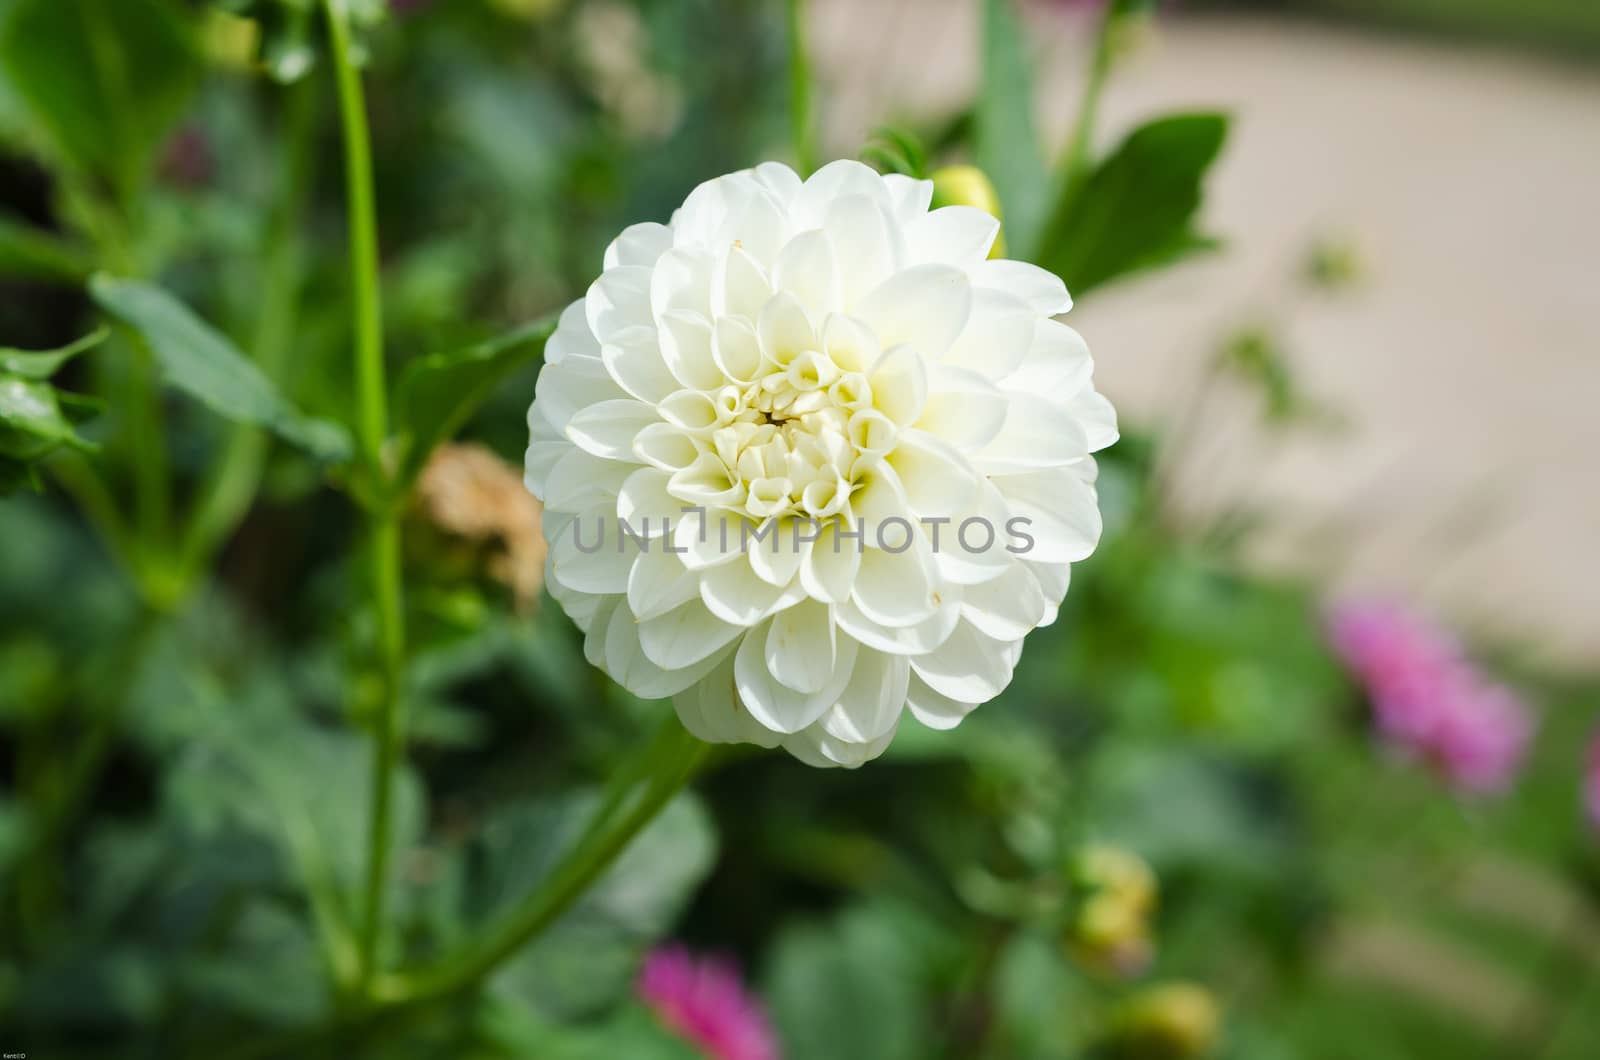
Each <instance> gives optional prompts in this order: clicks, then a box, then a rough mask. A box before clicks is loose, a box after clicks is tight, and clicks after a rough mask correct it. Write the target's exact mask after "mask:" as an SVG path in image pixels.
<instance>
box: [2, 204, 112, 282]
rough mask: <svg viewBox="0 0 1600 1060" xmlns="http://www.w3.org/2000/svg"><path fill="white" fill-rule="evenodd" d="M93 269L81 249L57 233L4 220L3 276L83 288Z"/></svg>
mask: <svg viewBox="0 0 1600 1060" xmlns="http://www.w3.org/2000/svg"><path fill="white" fill-rule="evenodd" d="M92 268H93V266H91V265H90V263H89V255H88V252H87V251H85V250H84V249H82V248H81V247H78V246H76V245H75V244H73V243H71V242H69V241H67V240H65V239H62V238H61V237H60V236H58V235H56V234H55V233H53V232H46V231H45V230H44V229H42V228H35V227H33V226H32V225H29V224H24V223H23V222H21V221H17V220H14V219H12V218H10V217H0V275H4V276H17V277H21V278H22V279H25V280H56V281H60V282H62V283H70V284H79V283H82V282H83V281H84V279H85V278H86V277H87V276H88V275H89V273H90V271H92Z"/></svg>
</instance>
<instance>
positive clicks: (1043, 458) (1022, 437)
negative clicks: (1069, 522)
mask: <svg viewBox="0 0 1600 1060" xmlns="http://www.w3.org/2000/svg"><path fill="white" fill-rule="evenodd" d="M1005 395H1006V401H1007V403H1008V404H1009V411H1008V413H1007V415H1006V422H1005V426H1004V427H1002V428H1000V433H999V434H997V435H995V437H994V440H993V441H991V442H990V443H989V444H988V445H986V446H984V447H983V449H981V450H980V451H979V452H978V454H977V455H976V456H975V457H974V458H973V462H974V463H976V464H977V465H978V467H979V468H981V469H982V470H983V471H986V472H988V473H990V474H1003V473H1007V472H1016V471H1030V470H1033V469H1034V468H1048V467H1061V466H1063V465H1065V464H1069V463H1071V462H1073V461H1074V460H1081V459H1082V458H1083V457H1085V456H1088V455H1089V439H1088V436H1087V435H1086V434H1085V433H1084V425H1083V424H1082V423H1079V422H1078V421H1077V420H1076V419H1074V418H1073V416H1072V414H1071V413H1070V412H1068V411H1067V410H1066V409H1065V408H1064V407H1062V405H1061V404H1060V403H1058V402H1055V401H1050V400H1047V399H1045V398H1042V397H1037V396H1035V395H1033V394H1025V393H1022V392H1021V391H1017V390H1006V391H1005Z"/></svg>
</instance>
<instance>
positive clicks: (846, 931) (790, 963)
mask: <svg viewBox="0 0 1600 1060" xmlns="http://www.w3.org/2000/svg"><path fill="white" fill-rule="evenodd" d="M919 971H920V968H919V959H918V954H917V952H916V950H915V949H914V947H912V946H911V945H910V944H909V940H908V939H907V937H906V936H905V934H904V933H903V931H902V930H901V925H900V924H898V923H897V922H896V919H895V918H893V917H891V916H890V915H888V913H887V911H886V909H885V908H884V907H881V906H875V905H865V906H859V907H856V908H852V909H850V910H847V911H846V912H845V913H843V914H842V915H840V917H839V918H838V919H837V920H836V921H835V922H834V923H832V924H825V925H812V924H803V925H796V926H791V927H789V928H787V929H785V930H784V932H783V933H782V934H781V935H779V936H778V940H777V943H776V946H775V948H774V951H773V956H772V965H771V971H770V974H769V976H768V984H769V985H768V990H767V995H768V997H769V999H770V1001H771V1005H772V1017H773V1022H774V1023H776V1024H777V1028H778V1031H779V1033H780V1035H781V1037H782V1038H783V1042H784V1047H785V1048H784V1056H786V1057H788V1058H789V1060H922V1058H923V1057H928V1056H933V1055H935V1054H936V1050H935V1049H933V1048H932V1043H931V1042H929V1041H928V1040H927V1038H928V1035H927V1032H926V1030H925V1028H927V1027H928V1026H929V1015H930V1014H929V1013H928V1012H927V1011H926V1009H925V1007H924V1005H923V1002H922V998H921V992H920V991H919V989H918V978H919Z"/></svg>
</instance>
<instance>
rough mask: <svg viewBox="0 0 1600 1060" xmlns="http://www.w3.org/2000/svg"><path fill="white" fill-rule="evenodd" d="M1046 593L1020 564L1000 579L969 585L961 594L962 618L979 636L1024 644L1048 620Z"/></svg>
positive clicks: (1021, 563)
mask: <svg viewBox="0 0 1600 1060" xmlns="http://www.w3.org/2000/svg"><path fill="white" fill-rule="evenodd" d="M1047 607H1048V605H1047V604H1046V602H1045V597H1044V592H1043V591H1042V590H1041V589H1040V588H1039V579H1037V578H1035V577H1034V576H1033V574H1032V573H1031V572H1030V571H1029V570H1028V568H1027V566H1026V565H1025V564H1023V562H1022V561H1021V560H1012V563H1011V566H1010V567H1009V568H1007V570H1006V571H1005V573H1004V574H1002V575H1001V576H1000V577H998V578H991V579H990V580H989V581H986V582H981V583H979V584H977V585H968V586H966V587H965V588H963V590H962V593H961V617H962V618H963V619H965V620H966V621H967V622H970V623H972V625H973V626H974V627H976V628H977V629H978V630H979V631H980V632H982V633H985V634H987V635H988V636H991V637H993V638H995V639H996V640H1002V641H1014V640H1021V639H1022V638H1023V637H1025V636H1027V635H1028V633H1029V632H1031V631H1032V630H1033V629H1034V628H1035V627H1036V626H1038V624H1039V622H1040V620H1042V619H1043V618H1044V616H1045V611H1046V609H1047Z"/></svg>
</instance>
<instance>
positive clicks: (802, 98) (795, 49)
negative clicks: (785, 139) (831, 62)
mask: <svg viewBox="0 0 1600 1060" xmlns="http://www.w3.org/2000/svg"><path fill="white" fill-rule="evenodd" d="M786 5H787V13H788V30H789V135H790V136H791V137H792V141H791V142H792V144H793V150H794V161H795V165H796V166H797V167H799V169H800V175H801V176H802V177H805V176H809V175H810V174H811V172H812V171H813V170H815V169H816V168H817V134H816V124H815V123H816V119H815V117H814V115H813V114H812V112H811V59H810V56H809V53H808V52H807V50H806V2H805V0H786Z"/></svg>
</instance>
